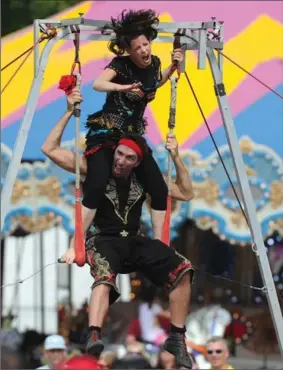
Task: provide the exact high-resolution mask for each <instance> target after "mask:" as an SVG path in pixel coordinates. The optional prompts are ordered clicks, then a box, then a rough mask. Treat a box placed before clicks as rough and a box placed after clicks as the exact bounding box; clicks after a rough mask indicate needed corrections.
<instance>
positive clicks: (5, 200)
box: [1, 30, 68, 230]
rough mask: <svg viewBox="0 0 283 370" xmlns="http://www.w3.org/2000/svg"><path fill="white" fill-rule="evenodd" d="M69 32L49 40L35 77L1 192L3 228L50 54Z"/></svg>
mask: <svg viewBox="0 0 283 370" xmlns="http://www.w3.org/2000/svg"><path fill="white" fill-rule="evenodd" d="M67 34H68V31H67V30H64V31H61V32H60V33H58V35H57V37H56V38H54V39H53V40H50V41H49V42H48V44H47V45H46V46H45V48H44V50H43V52H42V57H41V60H40V66H39V70H38V73H37V75H36V77H35V78H34V79H33V83H32V86H31V89H30V93H29V97H28V100H27V105H26V109H25V113H24V118H23V121H22V123H21V126H20V128H19V131H18V135H17V139H16V143H15V145H14V148H13V155H12V158H11V161H10V163H9V167H8V170H7V174H6V178H5V181H4V186H3V189H2V192H1V230H3V226H4V223H5V218H6V215H7V213H8V211H9V208H10V201H11V196H12V192H13V189H14V185H15V182H16V178H17V174H18V171H19V167H20V165H21V159H22V156H23V152H24V149H25V145H26V141H27V137H28V133H29V130H30V127H31V122H32V119H33V116H34V113H35V109H36V104H37V100H38V97H39V94H40V87H41V82H42V79H43V75H44V71H45V67H46V64H47V60H48V56H49V54H50V51H51V49H52V47H53V45H54V44H55V42H56V41H57V40H58V39H63V38H64V36H66V35H67Z"/></svg>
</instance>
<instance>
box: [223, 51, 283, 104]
mask: <svg viewBox="0 0 283 370" xmlns="http://www.w3.org/2000/svg"><path fill="white" fill-rule="evenodd" d="M217 51H218V53H219V54H221V55H223V57H224V58H226V59H228V60H229V61H230V62H231V63H233V64H234V65H235V66H237V67H238V68H240V69H241V70H242V71H244V72H246V73H247V74H248V75H249V76H251V77H252V78H254V79H255V80H256V81H257V82H259V83H260V84H261V85H263V86H264V87H266V88H267V89H268V90H270V91H271V92H273V94H275V95H277V96H279V98H281V99H283V95H281V94H279V93H278V92H277V91H275V90H274V89H272V87H270V86H268V85H266V83H264V82H263V81H261V80H260V79H259V78H257V77H256V76H255V75H253V74H252V73H250V72H249V71H247V70H246V69H245V68H244V67H242V66H240V64H238V63H237V62H235V61H234V60H233V59H231V58H230V57H228V56H227V55H225V54H224V53H222V51H220V50H217Z"/></svg>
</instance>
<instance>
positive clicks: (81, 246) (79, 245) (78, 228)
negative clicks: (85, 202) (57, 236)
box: [75, 189, 85, 267]
mask: <svg viewBox="0 0 283 370" xmlns="http://www.w3.org/2000/svg"><path fill="white" fill-rule="evenodd" d="M80 196H81V191H80V189H76V204H75V217H76V218H75V253H76V259H75V262H76V264H77V265H78V266H80V267H82V266H84V264H85V237H84V229H83V220H82V205H81V202H80V201H79V199H80Z"/></svg>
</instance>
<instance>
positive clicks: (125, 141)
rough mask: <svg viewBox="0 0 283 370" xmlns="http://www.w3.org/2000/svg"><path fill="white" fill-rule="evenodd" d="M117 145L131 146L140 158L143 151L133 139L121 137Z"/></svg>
mask: <svg viewBox="0 0 283 370" xmlns="http://www.w3.org/2000/svg"><path fill="white" fill-rule="evenodd" d="M118 145H125V146H127V147H129V148H131V149H132V150H133V151H135V152H136V153H137V155H138V156H139V157H140V158H141V159H142V158H143V151H142V149H141V147H140V146H139V145H138V144H137V143H136V142H135V141H134V140H131V139H126V138H123V139H120V140H119V142H118Z"/></svg>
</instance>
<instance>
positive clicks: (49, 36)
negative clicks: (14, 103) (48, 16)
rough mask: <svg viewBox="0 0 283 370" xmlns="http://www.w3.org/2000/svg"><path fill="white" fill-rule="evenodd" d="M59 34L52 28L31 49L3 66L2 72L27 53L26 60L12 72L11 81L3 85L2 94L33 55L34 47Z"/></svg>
mask: <svg viewBox="0 0 283 370" xmlns="http://www.w3.org/2000/svg"><path fill="white" fill-rule="evenodd" d="M56 35H57V31H56V30H55V29H50V30H49V32H48V33H46V34H45V35H42V36H41V37H40V38H39V40H38V41H37V42H36V43H35V44H34V45H33V46H31V47H30V48H29V49H27V50H26V51H24V52H23V53H22V54H21V55H19V56H18V57H16V58H15V59H13V60H12V61H11V62H9V63H8V64H7V65H6V66H5V67H3V68H2V69H1V72H2V71H3V70H4V69H6V68H7V67H9V66H10V65H12V64H13V63H14V62H16V61H17V60H19V59H20V58H21V57H23V56H24V55H25V54H27V55H26V57H25V58H24V60H23V61H22V62H21V64H20V65H19V66H18V68H17V69H16V71H15V72H14V73H13V74H12V76H11V77H10V79H9V81H8V82H7V83H6V85H5V86H4V87H3V89H2V90H1V94H3V92H4V91H5V90H6V89H7V87H8V86H9V85H10V83H11V82H12V81H13V79H14V78H15V77H16V75H17V73H18V72H19V70H20V69H21V68H22V66H23V65H24V64H25V62H26V61H27V59H28V57H29V56H30V55H31V53H32V52H33V50H34V48H35V47H36V46H37V45H39V44H40V43H41V42H42V41H44V40H50V39H51V38H53V37H55V36H56Z"/></svg>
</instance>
